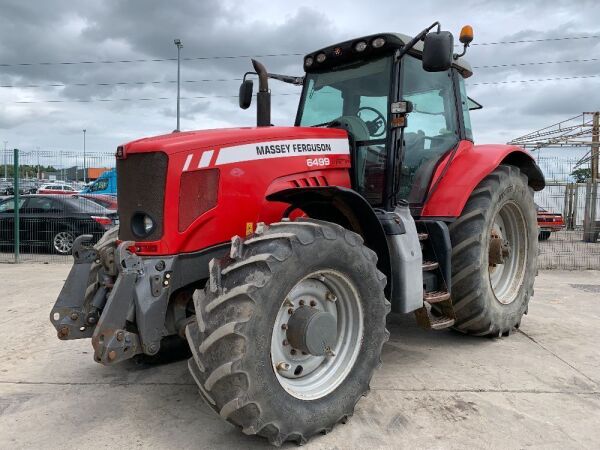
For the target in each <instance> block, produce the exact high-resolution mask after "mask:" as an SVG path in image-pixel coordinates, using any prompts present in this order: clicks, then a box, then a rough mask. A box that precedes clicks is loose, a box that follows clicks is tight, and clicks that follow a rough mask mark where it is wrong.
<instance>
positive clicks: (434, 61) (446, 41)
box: [423, 31, 454, 72]
mask: <svg viewBox="0 0 600 450" xmlns="http://www.w3.org/2000/svg"><path fill="white" fill-rule="evenodd" d="M424 41H425V42H423V69H424V70H425V71H427V72H444V71H446V70H448V69H450V67H452V52H453V50H454V37H453V36H452V33H450V32H449V31H437V32H436V31H434V32H432V33H428V34H427V35H425V39H424Z"/></svg>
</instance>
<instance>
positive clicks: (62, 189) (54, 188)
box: [37, 183, 77, 195]
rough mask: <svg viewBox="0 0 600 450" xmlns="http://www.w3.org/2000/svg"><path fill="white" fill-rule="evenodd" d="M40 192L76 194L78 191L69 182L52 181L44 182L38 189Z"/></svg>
mask: <svg viewBox="0 0 600 450" xmlns="http://www.w3.org/2000/svg"><path fill="white" fill-rule="evenodd" d="M37 193H38V194H66V195H71V194H76V193H77V191H76V190H75V189H73V188H72V187H71V186H69V185H68V184H60V183H51V184H42V185H41V186H40V187H39V189H38V190H37Z"/></svg>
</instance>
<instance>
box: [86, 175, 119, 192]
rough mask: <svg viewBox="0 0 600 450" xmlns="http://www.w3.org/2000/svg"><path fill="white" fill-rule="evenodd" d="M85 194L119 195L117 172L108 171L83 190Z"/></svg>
mask: <svg viewBox="0 0 600 450" xmlns="http://www.w3.org/2000/svg"><path fill="white" fill-rule="evenodd" d="M81 193H83V194H109V195H117V170H116V169H112V170H107V171H106V172H104V173H102V174H101V175H100V176H99V177H98V178H97V179H96V181H94V182H93V183H90V184H89V185H88V186H86V187H85V188H83V189H82V190H81Z"/></svg>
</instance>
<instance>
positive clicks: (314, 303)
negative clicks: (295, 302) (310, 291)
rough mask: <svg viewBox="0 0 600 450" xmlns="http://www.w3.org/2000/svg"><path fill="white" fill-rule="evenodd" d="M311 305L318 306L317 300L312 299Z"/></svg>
mask: <svg viewBox="0 0 600 450" xmlns="http://www.w3.org/2000/svg"><path fill="white" fill-rule="evenodd" d="M310 306H312V307H313V308H314V307H315V306H317V302H315V301H314V300H311V301H310Z"/></svg>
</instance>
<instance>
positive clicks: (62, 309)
mask: <svg viewBox="0 0 600 450" xmlns="http://www.w3.org/2000/svg"><path fill="white" fill-rule="evenodd" d="M436 27H437V29H436V30H433V29H434V28H436ZM432 30H433V31H432ZM471 39H472V31H471V30H470V27H465V28H464V29H463V32H462V33H461V42H462V43H463V44H464V50H466V48H467V46H468V44H469V43H470V41H471ZM464 53H465V51H463V52H462V54H461V55H455V54H453V37H452V34H451V33H449V32H445V31H440V27H439V24H438V23H437V22H436V23H435V24H433V25H432V26H430V27H428V28H427V29H425V30H423V31H422V32H421V33H419V34H418V35H417V36H416V37H415V38H410V37H408V36H405V35H401V34H392V33H383V34H376V35H372V36H366V37H361V38H358V39H353V40H350V41H346V42H342V43H339V44H335V45H332V46H329V47H326V48H323V49H321V50H318V51H316V52H313V53H310V54H308V55H307V56H306V57H305V58H304V69H305V71H306V73H305V75H304V76H303V77H291V76H283V75H277V74H270V73H268V72H267V71H266V69H265V68H264V66H263V65H262V64H260V63H258V62H256V61H253V64H254V68H255V72H253V73H255V74H256V75H258V79H259V91H258V93H257V95H256V101H257V127H255V128H234V129H222V130H204V131H192V132H182V133H173V134H170V135H165V136H157V137H152V138H146V139H141V140H137V141H134V142H130V143H128V144H125V145H123V146H120V147H118V149H117V153H116V158H117V172H118V185H119V194H118V208H119V216H120V226H119V227H118V229H114V230H112V231H109V232H108V233H107V234H106V235H105V236H104V237H103V238H102V239H101V240H100V241H99V242H98V243H97V244H96V245H95V246H91V245H89V240H88V237H85V236H82V237H80V238H78V239H77V241H76V242H75V244H74V249H73V257H74V260H75V262H74V265H73V268H72V269H71V272H70V274H69V277H68V279H67V280H66V283H65V286H64V287H63V289H62V291H61V293H60V295H59V298H58V300H57V302H56V305H55V306H54V308H53V310H52V312H51V314H50V318H51V321H52V323H53V325H54V326H55V327H56V329H57V331H58V337H59V338H60V339H63V340H66V339H81V338H91V340H92V345H93V347H94V351H95V353H94V358H95V360H96V361H97V362H99V363H102V364H105V365H111V364H115V363H118V362H120V361H124V360H126V359H129V358H132V357H134V356H136V355H137V356H138V357H139V356H140V355H142V356H146V357H155V358H157V357H162V356H165V357H168V356H169V355H172V353H173V352H174V351H175V350H176V349H177V348H178V346H179V345H180V344H181V343H182V342H185V341H187V343H189V349H190V350H191V358H190V360H189V369H190V371H191V374H192V375H193V377H194V378H195V380H196V381H197V383H198V387H199V389H200V393H201V396H202V397H203V399H204V400H205V401H206V402H207V403H208V404H209V405H210V407H212V408H213V409H214V410H215V411H216V412H217V413H218V414H219V415H220V416H221V417H222V418H224V419H226V420H228V421H229V422H231V423H233V424H235V425H236V426H238V427H239V428H241V429H242V431H243V432H244V433H246V434H258V435H260V436H264V437H265V438H267V439H268V440H269V441H270V442H271V443H272V444H275V445H279V444H281V443H282V442H284V441H286V440H292V441H297V442H299V443H304V442H306V440H307V439H308V438H310V437H311V436H313V435H315V434H317V433H325V432H328V431H329V430H331V428H332V427H333V426H334V425H335V424H336V423H338V422H344V421H345V420H346V419H347V418H348V417H349V416H351V415H352V413H353V411H354V407H355V405H356V403H357V402H358V400H359V399H360V398H361V397H362V396H364V395H365V394H366V393H367V392H368V391H369V383H370V380H371V377H372V375H373V372H374V370H375V369H376V368H377V366H378V365H379V364H380V354H381V349H382V346H383V344H384V342H385V341H386V340H387V339H388V335H389V333H388V332H387V330H386V316H387V315H388V313H389V312H390V308H391V310H392V311H395V312H398V313H410V312H414V313H415V315H416V319H417V321H418V322H419V324H420V325H422V326H423V327H426V328H430V329H435V330H437V329H442V328H448V327H453V328H454V329H456V330H458V331H460V332H462V333H465V334H472V335H476V336H504V335H508V334H509V333H510V332H511V330H512V329H514V328H515V327H519V324H520V321H521V317H522V315H523V314H524V313H526V312H527V305H528V301H529V298H530V297H531V295H532V294H533V282H534V276H535V273H536V257H537V233H538V230H537V223H536V211H535V207H534V203H533V195H532V194H533V191H534V190H540V189H543V188H544V184H545V182H544V177H543V175H542V173H541V171H540V169H539V167H538V166H537V165H536V163H535V162H534V160H533V159H532V158H531V156H530V154H529V153H527V152H526V151H525V150H523V149H521V148H519V147H515V146H506V145H474V144H473V136H472V131H471V122H470V119H469V108H470V106H471V105H474V104H475V103H474V102H473V101H472V100H470V99H469V98H468V97H467V94H466V91H465V85H464V79H465V78H468V77H469V76H471V74H472V72H471V68H470V66H469V64H468V63H467V62H466V61H464V59H463V58H462V55H464ZM247 75H248V74H247ZM246 78H247V77H245V81H244V82H243V83H242V86H241V88H240V106H242V107H244V108H247V107H248V106H249V105H250V102H251V99H252V81H251V80H250V79H246ZM269 78H271V79H277V80H280V81H284V82H289V83H294V84H298V85H302V95H301V99H300V104H299V107H298V113H297V116H296V122H295V124H294V126H293V127H276V126H272V125H271V120H270V91H269V87H268V80H269Z"/></svg>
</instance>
